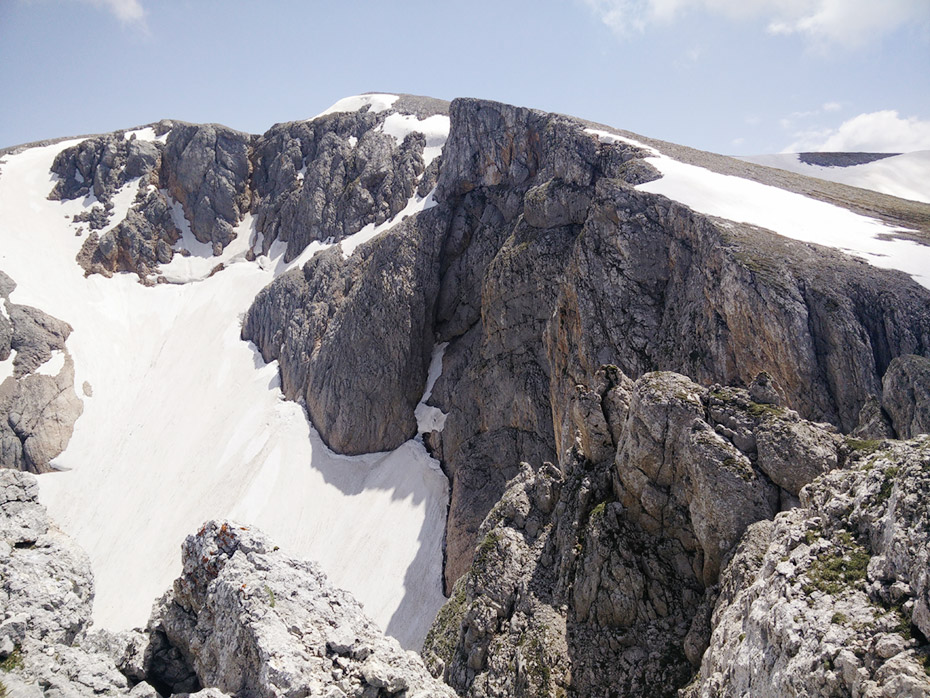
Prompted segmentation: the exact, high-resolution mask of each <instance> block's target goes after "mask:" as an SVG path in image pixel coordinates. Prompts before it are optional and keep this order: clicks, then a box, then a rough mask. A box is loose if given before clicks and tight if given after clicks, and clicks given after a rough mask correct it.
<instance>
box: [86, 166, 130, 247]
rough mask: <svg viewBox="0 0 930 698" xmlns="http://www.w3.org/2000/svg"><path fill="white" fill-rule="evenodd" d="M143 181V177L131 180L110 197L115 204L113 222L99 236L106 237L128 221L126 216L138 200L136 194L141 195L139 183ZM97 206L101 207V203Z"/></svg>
mask: <svg viewBox="0 0 930 698" xmlns="http://www.w3.org/2000/svg"><path fill="white" fill-rule="evenodd" d="M141 180H142V178H141V177H136V178H135V179H130V180H129V181H128V182H126V184H124V185H123V186H121V187H120V188H119V189H118V190H117V191H116V193H115V194H113V196H111V197H110V201H111V202H112V203H113V208H112V209H111V210H110V221H111V222H110V223H109V224H108V225H107V226H106V227H105V228H103V229H102V230H100V231H98V235H100V237H103V236H104V235H106V234H107V233H108V232H110V231H111V230H113V228H115V227H116V226H118V225H119V224H120V223H122V222H123V221H124V220H125V219H126V214H127V213H129V209H130V208H131V207H132V204H133V202H134V201H135V200H136V194H138V193H139V182H140V181H141ZM86 200H87V199H85V201H86ZM95 201H96V198H95ZM96 205H99V203H97V204H96Z"/></svg>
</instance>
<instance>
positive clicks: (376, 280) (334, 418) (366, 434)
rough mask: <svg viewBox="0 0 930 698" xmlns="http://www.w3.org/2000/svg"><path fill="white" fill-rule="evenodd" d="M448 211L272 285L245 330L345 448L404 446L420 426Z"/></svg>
mask: <svg viewBox="0 0 930 698" xmlns="http://www.w3.org/2000/svg"><path fill="white" fill-rule="evenodd" d="M442 222H443V216H442V213H441V212H437V209H434V210H431V211H427V212H426V213H424V214H422V215H420V216H418V217H416V218H415V219H411V220H408V221H405V222H402V223H399V224H398V225H396V226H395V227H394V228H392V229H390V230H389V231H388V232H386V233H384V234H383V235H382V236H381V237H379V238H378V239H377V240H375V241H373V242H372V243H370V244H368V245H364V246H362V247H361V248H360V249H359V250H358V251H357V252H356V253H355V254H353V255H352V256H351V257H349V258H348V259H344V258H343V254H342V251H341V250H340V249H339V248H338V247H336V248H332V249H330V250H327V251H326V252H323V253H320V254H317V255H316V256H315V257H313V258H312V259H311V260H310V261H309V262H308V263H307V264H306V265H304V267H303V268H302V269H294V270H292V271H291V272H288V273H287V274H285V275H284V276H282V277H280V278H279V279H277V280H276V281H275V282H273V283H272V284H270V285H269V286H268V287H266V288H265V289H264V290H263V291H262V292H261V293H260V294H259V295H258V296H257V297H256V299H255V302H254V303H253V305H252V307H251V308H250V309H249V311H248V313H247V314H246V317H245V319H244V322H243V328H242V336H243V338H244V339H249V340H252V341H253V342H255V344H256V345H257V346H258V347H259V348H260V350H261V352H262V357H263V358H264V359H265V360H266V361H272V360H278V361H279V362H280V366H281V378H282V390H283V391H284V394H285V395H287V396H288V397H290V398H291V399H295V400H299V401H301V402H303V403H304V404H305V405H306V408H307V413H308V415H309V416H310V419H311V421H312V422H313V424H314V425H316V426H317V428H318V429H319V430H320V433H321V435H322V436H323V439H324V440H325V441H326V443H327V444H328V445H329V446H330V448H333V449H334V450H336V451H338V452H340V453H370V452H376V451H386V450H390V449H393V448H396V447H397V446H399V445H400V444H401V443H403V442H404V441H406V440H407V439H408V438H410V437H412V436H413V435H414V434H415V433H416V420H415V419H414V415H413V411H414V408H415V407H416V405H417V403H418V402H419V400H420V397H421V396H422V395H423V388H424V385H425V383H426V372H427V368H428V366H429V360H430V355H431V351H432V346H433V337H432V332H431V319H432V317H433V313H434V308H435V302H436V301H435V299H436V295H437V291H438V287H439V262H438V258H439V249H440V244H441V236H440V233H441V231H442V228H441V226H442Z"/></svg>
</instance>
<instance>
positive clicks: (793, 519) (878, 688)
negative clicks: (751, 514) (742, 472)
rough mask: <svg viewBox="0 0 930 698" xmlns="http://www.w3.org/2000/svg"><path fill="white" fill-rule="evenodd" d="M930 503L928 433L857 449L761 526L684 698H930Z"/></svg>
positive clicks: (730, 577)
mask: <svg viewBox="0 0 930 698" xmlns="http://www.w3.org/2000/svg"><path fill="white" fill-rule="evenodd" d="M873 449H874V450H873ZM870 451H871V452H870ZM928 497H930V439H928V437H927V436H923V437H921V438H919V439H916V440H914V441H909V442H886V443H884V444H882V446H881V447H870V448H869V449H867V450H860V451H859V452H857V453H854V454H853V458H852V459H851V460H850V462H849V463H848V464H847V467H846V468H845V469H838V470H834V471H833V472H831V473H829V474H828V475H826V476H824V477H823V478H821V479H819V480H817V481H815V482H814V483H813V484H812V485H810V486H808V487H807V488H805V489H804V491H803V492H802V495H801V499H802V506H801V507H800V508H797V509H793V510H791V511H789V512H785V513H783V514H780V515H779V516H778V517H776V519H775V521H774V522H768V521H766V522H762V523H759V524H756V525H755V526H753V527H752V528H751V529H750V531H749V532H748V533H747V535H746V536H745V538H744V540H743V542H742V543H741V544H740V546H739V549H738V550H737V551H736V554H735V555H734V557H733V560H732V562H731V563H730V564H729V566H728V567H727V569H726V571H725V572H724V574H723V575H722V577H721V582H720V595H719V598H718V599H717V601H716V604H715V606H714V610H713V615H712V627H713V634H712V636H711V638H710V645H709V648H708V650H707V652H706V653H705V654H704V658H703V661H702V663H701V668H700V673H699V674H698V676H697V677H696V678H695V680H694V682H693V684H692V685H691V686H689V687H688V690H686V691H684V692H683V694H682V695H683V696H685V697H686V698H697V697H699V696H701V697H703V696H706V697H708V698H709V697H710V696H713V697H714V698H717V697H718V696H721V697H727V696H745V695H757V694H759V695H761V694H765V695H819V696H827V695H830V696H832V695H853V696H863V697H868V698H879V697H888V698H890V697H891V696H915V697H917V696H926V695H930V644H928V642H927V638H928V637H930V576H928V574H927V570H928V564H930V540H928V531H930V528H928V509H927V499H928Z"/></svg>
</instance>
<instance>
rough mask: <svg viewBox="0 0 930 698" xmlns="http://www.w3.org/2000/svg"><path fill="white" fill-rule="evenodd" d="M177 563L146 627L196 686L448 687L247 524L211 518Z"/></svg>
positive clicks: (382, 691)
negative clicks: (180, 566)
mask: <svg viewBox="0 0 930 698" xmlns="http://www.w3.org/2000/svg"><path fill="white" fill-rule="evenodd" d="M183 563H184V572H183V574H182V575H181V577H179V578H178V579H177V581H176V582H175V584H174V589H173V591H172V592H171V593H169V594H168V595H167V596H166V597H165V598H164V599H163V601H162V603H161V604H160V605H159V606H157V607H156V609H155V612H154V614H153V617H152V620H151V621H150V624H149V627H150V631H152V632H154V633H161V634H163V635H164V637H165V638H166V639H167V641H168V642H169V643H170V645H171V646H172V647H175V648H177V650H178V651H179V652H180V655H181V657H182V658H183V659H184V660H185V661H186V662H187V663H188V664H189V665H190V666H191V667H192V668H193V669H194V671H195V672H196V675H197V678H198V679H199V683H200V685H202V686H207V687H209V688H212V689H217V690H219V691H221V692H223V693H228V694H231V695H232V694H236V695H244V694H248V695H255V696H277V695H282V694H288V695H290V694H294V695H333V696H335V695H345V696H362V695H365V696H368V695H398V694H400V695H407V696H414V695H416V696H427V695H429V696H450V697H451V696H453V695H454V693H453V692H452V691H451V690H450V689H449V688H448V687H446V686H444V685H442V684H441V683H439V682H436V681H435V680H433V679H432V678H431V677H430V675H429V673H428V672H427V671H426V668H425V667H424V666H423V663H422V662H421V661H420V659H419V658H418V657H416V655H414V654H412V653H407V652H405V651H404V650H402V649H401V647H400V645H399V644H398V643H397V641H396V640H394V639H392V638H386V637H385V636H384V635H383V634H382V633H381V631H380V630H379V629H378V628H377V627H376V626H375V625H374V623H373V622H372V621H371V620H369V619H368V618H367V617H366V616H365V615H364V613H363V612H362V609H361V606H360V605H359V604H358V602H356V601H355V600H354V599H353V598H352V597H351V596H350V595H348V594H347V593H345V592H343V591H340V590H337V589H334V588H333V587H332V586H331V585H330V584H329V582H328V580H327V579H326V576H325V575H324V574H323V573H322V571H320V569H319V568H318V567H317V566H316V565H315V564H314V563H311V562H304V561H299V560H294V559H291V558H288V557H287V556H286V555H284V554H283V553H282V552H280V551H278V550H277V548H276V547H275V546H273V545H272V544H271V543H270V541H268V540H267V539H266V538H265V537H264V536H263V535H262V534H261V533H259V532H258V531H255V530H254V529H249V528H246V527H243V526H239V525H237V524H233V523H231V522H216V521H211V522H209V523H207V524H205V525H204V526H203V528H201V530H200V531H199V532H198V533H197V534H196V535H194V536H189V537H188V538H187V539H186V540H185V542H184V546H183ZM176 692H180V691H176Z"/></svg>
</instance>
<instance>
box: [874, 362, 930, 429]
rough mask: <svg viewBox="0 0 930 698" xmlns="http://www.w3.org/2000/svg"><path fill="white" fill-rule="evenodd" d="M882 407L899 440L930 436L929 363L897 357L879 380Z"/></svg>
mask: <svg viewBox="0 0 930 698" xmlns="http://www.w3.org/2000/svg"><path fill="white" fill-rule="evenodd" d="M882 391H883V392H882V407H883V408H884V410H885V412H886V413H887V414H888V416H889V417H890V418H891V424H892V425H893V426H894V430H895V432H897V434H898V436H899V437H900V438H902V439H910V438H912V437H914V436H917V435H918V434H926V433H927V432H930V359H928V358H926V357H924V356H914V355H908V356H899V357H897V358H895V359H894V361H892V362H891V364H890V365H889V366H888V372H887V373H885V377H884V378H883V380H882Z"/></svg>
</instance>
